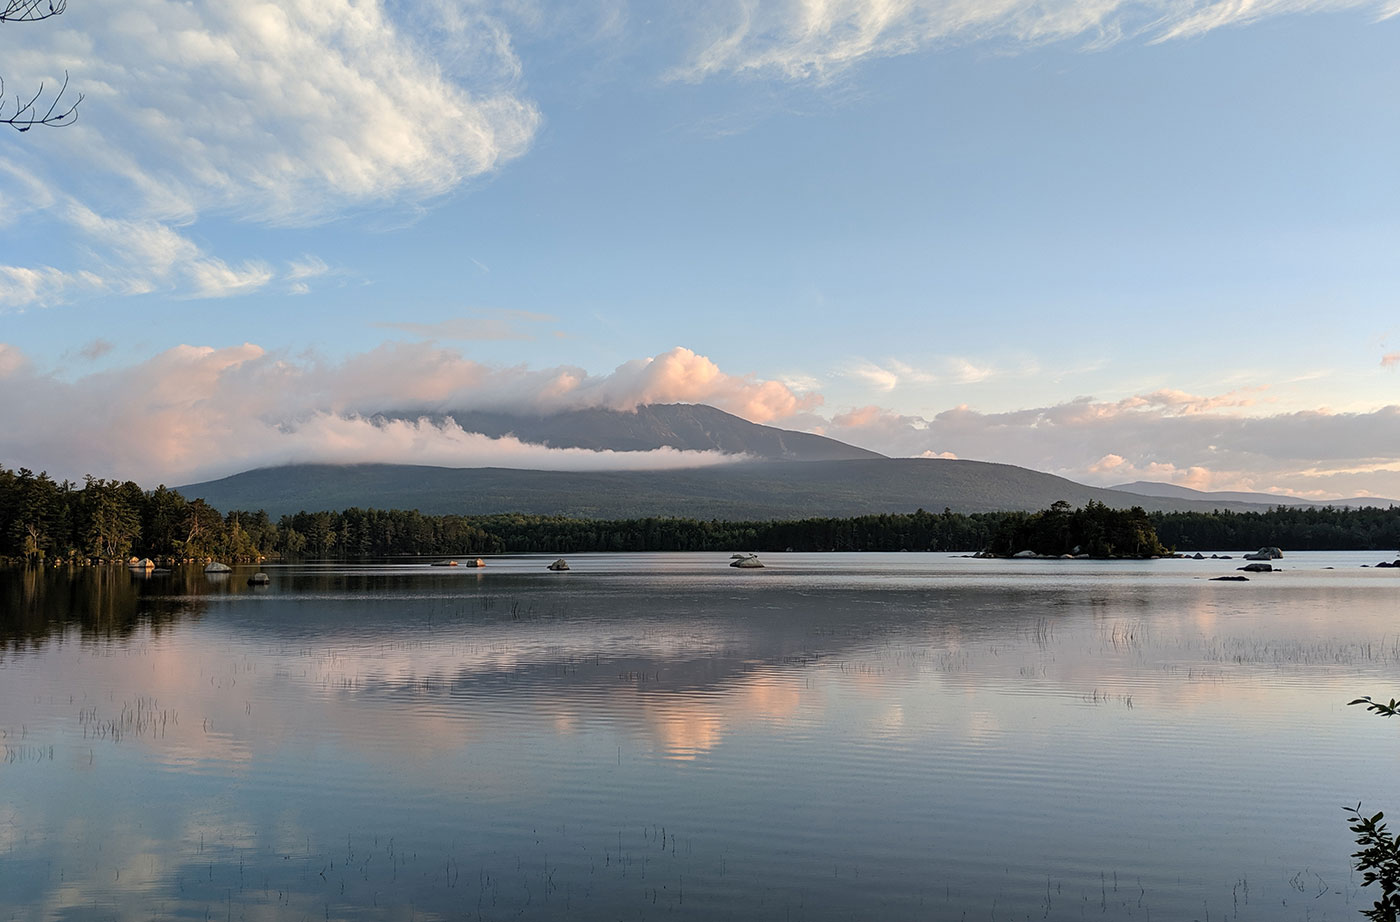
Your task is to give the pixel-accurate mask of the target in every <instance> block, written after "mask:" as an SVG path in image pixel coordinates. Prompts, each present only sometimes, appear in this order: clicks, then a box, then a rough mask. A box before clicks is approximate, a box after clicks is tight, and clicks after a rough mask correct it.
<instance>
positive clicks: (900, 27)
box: [676, 0, 1400, 80]
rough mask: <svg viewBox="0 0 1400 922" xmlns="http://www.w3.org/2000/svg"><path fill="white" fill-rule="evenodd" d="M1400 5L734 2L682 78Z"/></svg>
mask: <svg viewBox="0 0 1400 922" xmlns="http://www.w3.org/2000/svg"><path fill="white" fill-rule="evenodd" d="M1397 9H1400V6H1397V5H1396V4H1394V3H1390V4H1387V3H1384V2H1378V0H1216V2H1202V0H731V2H728V3H726V4H723V6H722V7H721V8H720V9H719V10H718V11H716V12H715V15H714V16H713V17H712V21H713V22H714V23H715V27H714V30H713V32H712V33H711V34H709V35H707V36H705V37H704V38H703V40H702V42H701V47H700V50H699V51H698V52H697V53H696V54H695V56H694V57H693V59H692V60H691V61H690V62H689V63H688V64H687V65H686V66H685V67H683V68H681V69H679V70H677V71H676V76H677V77H680V78H682V79H687V80H700V79H704V78H705V77H707V76H710V75H713V74H716V73H745V72H748V73H759V74H773V75H777V76H779V77H783V78H786V79H789V80H808V79H815V80H822V79H825V78H829V77H831V76H833V75H835V74H838V73H840V72H841V71H843V70H845V69H847V68H849V67H851V66H852V65H854V64H856V63H858V62H860V61H862V60H865V59H867V58H879V57H891V56H895V55H902V54H909V53H912V52H916V51H920V50H923V49H927V48H930V47H938V46H944V45H950V44H967V43H972V42H979V41H997V42H1002V43H1010V44H1012V45H1037V44H1044V43H1048V42H1056V41H1065V40H1078V41H1080V42H1082V43H1083V44H1085V45H1087V46H1090V47H1101V46H1104V45H1108V44H1112V43H1114V42H1117V41H1120V40H1122V39H1124V38H1127V37H1138V36H1143V37H1147V38H1148V39H1151V40H1157V41H1165V40H1169V39H1175V38H1182V37H1187V36H1191V35H1199V34H1201V33H1203V32H1207V31H1210V30H1212V29H1218V28H1221V27H1224V26H1231V25H1240V24H1245V23H1250V22H1254V21H1256V20H1259V19H1264V18H1267V17H1273V16H1282V15H1289V14H1301V13H1317V12H1328V11H1338V10H1368V11H1372V12H1373V13H1374V14H1375V15H1377V16H1380V17H1382V18H1384V17H1385V16H1390V15H1394V14H1395V13H1396V11H1397Z"/></svg>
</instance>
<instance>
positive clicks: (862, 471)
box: [178, 404, 1269, 520]
mask: <svg viewBox="0 0 1400 922" xmlns="http://www.w3.org/2000/svg"><path fill="white" fill-rule="evenodd" d="M381 417H382V418H384V419H419V418H423V417H427V418H428V419H430V420H432V421H434V422H436V423H438V424H441V423H443V422H445V421H446V420H447V419H448V418H449V417H450V418H451V419H453V420H455V421H456V422H457V424H458V425H460V426H462V428H464V429H466V430H467V431H471V432H481V433H483V434H485V435H488V436H491V437H493V438H499V437H500V436H503V435H507V434H510V435H514V436H515V437H516V438H518V439H520V440H521V441H524V442H530V443H535V444H542V445H547V446H550V447H553V448H587V449H592V450H605V449H612V450H614V451H642V450H648V449H656V448H661V447H663V446H669V447H671V448H676V449H680V450H690V451H716V450H718V451H723V452H726V453H731V454H742V455H745V456H747V457H748V458H751V459H754V460H748V461H743V462H736V463H732V464H720V465H714V466H709V467H700V468H688V469H681V470H646V471H537V470H514V469H507V468H445V467H424V466H418V465H403V464H349V465H336V464H293V465H286V466H282V467H272V468H262V469H259V470H253V471H246V472H244V473H241V474H235V475H233V476H231V477H225V478H223V479H221V480H213V481H208V482H205V483H196V484H190V485H186V486H182V487H179V488H178V489H179V490H180V492H181V493H182V494H184V495H185V496H187V497H190V498H192V499H193V498H203V499H204V500H205V501H206V502H208V503H209V504H210V505H212V506H214V507H215V508H217V509H220V510H224V511H228V510H232V509H248V510H253V509H263V510H266V511H267V512H268V514H270V515H272V516H280V515H284V514H289V513H295V512H302V511H306V512H316V511H322V510H333V511H334V510H341V509H349V508H354V507H358V508H362V509H365V508H378V509H417V510H419V511H421V512H423V513H425V514H430V515H446V514H459V515H488V514H493V513H502V512H521V513H528V514H537V515H564V516H572V517H579V518H593V519H623V518H640V517H647V516H656V517H666V516H674V517H685V518H697V519H711V518H717V519H729V520H742V519H751V520H769V519H796V518H805V517H811V516H853V515H864V514H868V513H895V512H898V513H906V512H913V511H914V510H915V509H919V508H923V509H927V510H929V511H931V512H941V511H943V510H944V509H945V508H947V509H951V510H953V511H954V512H987V511H1006V510H1017V509H1019V510H1027V511H1030V510H1035V509H1043V508H1045V507H1048V506H1049V505H1050V504H1051V503H1054V502H1055V501H1057V500H1065V501H1067V502H1070V503H1072V504H1074V505H1076V506H1079V505H1083V504H1084V503H1086V502H1088V501H1089V500H1097V501H1099V502H1102V503H1105V504H1106V505H1109V506H1113V507H1117V508H1126V507H1130V506H1143V507H1144V508H1146V509H1149V510H1166V511H1173V510H1182V511H1188V510H1191V511H1202V512H1209V511H1211V510H1214V509H1226V508H1228V509H1232V510H1236V511H1257V510H1263V509H1266V508H1269V507H1268V505H1267V504H1256V503H1243V502H1237V501H1236V502H1222V501H1217V500H1214V499H1212V498H1209V495H1207V498H1204V499H1183V498H1174V497H1158V496H1146V495H1142V494H1138V493H1129V492H1123V491H1118V490H1109V489H1103V488H1099V487H1089V486H1085V485H1083V484H1079V483H1075V482H1073V481H1071V480H1066V479H1064V478H1063V477H1056V476H1053V475H1051V474H1043V473H1040V472H1038V471H1032V470H1028V469H1026V468H1022V467H1015V466H1013V465H1009V464H994V463H990V462H985V461H955V460H944V459H924V458H887V457H885V456H883V455H880V454H878V453H876V452H873V451H868V450H866V449H863V448H857V447H855V446H853V445H847V444H846V443H844V442H839V441H837V440H835V439H829V438H826V437H824V436H819V435H813V434H811V433H805V432H794V431H791V430H787V429H779V428H776V427H773V426H761V425H758V424H756V423H751V422H749V421H747V420H744V419H741V418H739V417H737V416H734V415H732V414H729V413H725V412H723V411H722V410H717V409H715V408H714V407H709V406H703V405H695V404H652V405H649V406H643V407H639V408H638V409H637V411H636V412H635V413H629V412H622V411H617V410H603V409H587V410H575V411H568V412H562V413H554V414H550V415H544V416H523V415H513V414H505V413H497V412H482V411H461V412H452V411H447V410H441V411H436V412H431V413H418V412H409V411H398V412H393V413H384V414H381Z"/></svg>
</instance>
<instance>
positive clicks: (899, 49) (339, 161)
mask: <svg viewBox="0 0 1400 922" xmlns="http://www.w3.org/2000/svg"><path fill="white" fill-rule="evenodd" d="M660 6H664V7H666V8H660ZM672 6H673V5H650V4H635V3H633V4H629V3H621V2H606V0H599V2H592V3H570V4H551V3H544V2H519V0H504V2H489V0H482V2H454V0H430V2H425V3H414V2H408V0H401V2H394V3H383V2H377V0H376V2H370V0H361V2H351V0H294V2H288V3H282V4H275V5H273V4H269V5H262V4H256V3H254V4H239V5H237V7H236V8H225V6H224V5H221V4H212V3H211V4H203V3H191V4H176V3H172V2H167V0H127V2H123V3H121V4H115V3H110V2H96V0H74V2H73V4H72V5H71V6H70V7H69V9H68V10H67V11H66V12H65V13H64V14H63V15H62V16H60V17H56V18H54V19H51V20H48V21H46V22H43V23H30V24H14V23H10V24H5V25H3V26H0V74H3V76H4V77H5V79H6V85H7V87H8V88H10V91H11V92H13V90H14V88H15V87H21V86H23V87H37V86H38V85H39V83H40V82H45V83H46V84H47V85H48V86H49V87H53V86H54V85H56V81H61V79H62V72H63V71H64V70H65V69H66V70H67V71H68V73H69V74H70V76H71V86H72V89H71V90H70V92H73V91H80V92H83V93H84V94H85V98H84V100H83V102H82V105H81V107H80V110H79V111H80V118H79V120H78V122H77V123H76V124H74V125H72V126H70V127H66V128H62V129H50V130H38V129H36V130H34V131H31V132H29V133H26V134H18V133H9V134H7V135H5V136H4V137H3V140H0V143H3V144H4V145H5V148H4V156H3V158H0V235H3V236H0V239H3V240H4V242H5V248H4V252H3V253H2V254H0V393H3V394H5V396H6V399H5V400H4V401H3V409H0V423H3V424H4V425H3V426H0V464H5V465H7V466H18V465H26V466H30V467H33V468H36V469H38V468H47V469H49V470H51V471H53V472H54V473H56V474H59V475H63V476H78V475H81V474H83V473H86V472H93V473H97V474H101V475H116V476H122V477H132V478H134V479H137V480H139V481H141V482H143V483H148V482H151V485H153V482H154V481H166V482H171V483H178V482H187V481H189V480H193V479H200V478H203V477H208V476H215V475H220V474H226V473H231V472H234V471H236V470H241V469H244V468H246V467H250V466H254V465H257V464H267V463H278V462H281V461H287V460H321V459H331V460H361V459H362V460H395V461H421V462H424V463H445V464H456V465H461V466H469V465H473V464H481V463H510V464H520V465H528V466H555V467H557V466H563V467H569V466H613V465H617V464H627V465H632V466H637V465H646V464H677V463H717V462H721V461H723V460H725V459H719V458H713V457H704V458H689V459H687V458H677V457H674V456H673V455H664V456H663V455H657V456H652V457H650V458H642V457H630V458H626V459H619V458H617V457H616V456H604V457H580V456H579V455H577V454H576V453H575V454H570V455H558V454H551V453H547V452H541V451H539V450H535V449H530V448H528V447H527V446H519V445H508V444H501V443H488V442H487V441H486V440H482V439H479V438H473V437H471V435H470V434H468V433H461V432H460V431H450V430H444V429H441V428H434V427H431V426H428V425H427V424H426V423H425V424H421V425H412V424H407V425H405V426H403V427H400V428H399V429H397V430H393V431H387V430H385V429H384V427H375V426H374V425H373V424H371V423H370V422H368V421H367V420H366V419H365V417H366V416H368V415H370V414H373V413H375V412H377V411H379V410H383V409H388V408H403V407H408V406H421V407H423V408H424V409H440V408H444V407H448V408H450V407H453V406H458V407H469V406H491V407H510V408H518V409H529V410H537V411H548V410H551V409H558V408H566V407H570V406H583V405H590V404H595V405H607V406H615V407H619V408H624V409H625V408H627V407H629V406H634V405H636V403H638V402H645V401H649V400H684V401H695V402H707V403H713V404H715V405H718V406H721V407H722V408H724V409H728V410H730V411H732V412H738V413H740V415H744V416H746V417H748V418H751V419H754V420H756V421H758V422H765V423H771V424H774V425H781V426H787V427H792V428H802V429H809V430H812V431H820V432H825V433H827V434H830V435H833V436H836V437H838V438H843V439H845V440H848V441H852V442H855V443H858V444H862V445H866V446H868V447H872V448H876V449H878V450H881V451H885V452H887V453H890V454H896V455H930V456H938V455H941V456H956V457H965V458H977V459H983V460H993V461H1005V462H1009V463H1014V464H1022V465H1025V466H1029V467H1035V468H1037V469H1041V470H1048V471H1051V472H1053V473H1058V474H1062V475H1065V476H1069V477H1071V478H1073V479H1077V480H1081V481H1084V482H1090V483H1116V482H1121V481H1126V480H1134V479H1156V480H1170V481H1173V482H1178V483H1182V484H1185V485H1189V486H1195V487H1198V488H1202V489H1240V488H1244V489H1257V490H1275V491H1288V492H1296V493H1301V494H1305V495H1313V496H1331V497H1335V496H1351V495H1356V494H1361V493H1371V494H1375V495H1383V496H1400V407H1397V404H1400V399H1397V396H1396V388H1397V377H1396V375H1397V373H1400V320H1396V319H1395V317H1396V310H1395V308H1396V306H1397V305H1396V300H1397V293H1398V292H1400V285H1397V280H1400V266H1397V254H1400V246H1398V245H1397V244H1400V226H1397V223H1398V222H1400V218H1398V217H1397V216H1398V215H1400V208H1397V205H1400V178H1397V170H1396V169H1395V166H1394V165H1395V164H1396V163H1400V117H1397V116H1400V102H1398V101H1397V95H1396V93H1395V88H1396V87H1397V86H1400V54H1397V53H1396V52H1397V51H1398V50H1400V17H1396V16H1393V14H1394V13H1396V12H1397V11H1400V7H1398V6H1396V5H1395V4H1394V3H1393V2H1392V3H1375V2H1350V0H1271V2H1254V3H1240V2H1233V3H1214V4H1213V3H1206V2H1155V3H1153V2H1148V3H1128V2H1117V0H1094V2H1086V0H1060V2H1054V3H1035V4H1033V3H1027V2H1021V0H1001V2H998V3H984V2H948V0H943V2H932V0H790V2H742V0H733V2H721V0H711V2H700V3H695V4H688V5H685V6H684V7H683V8H680V7H675V8H674V9H673V8H671V7H672Z"/></svg>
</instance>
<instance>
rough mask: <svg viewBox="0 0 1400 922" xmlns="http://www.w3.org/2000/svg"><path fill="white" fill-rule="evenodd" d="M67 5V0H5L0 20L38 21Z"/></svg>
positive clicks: (54, 13) (0, 12)
mask: <svg viewBox="0 0 1400 922" xmlns="http://www.w3.org/2000/svg"><path fill="white" fill-rule="evenodd" d="M67 7H68V0H5V8H4V9H3V10H0V22H38V21H39V20H41V19H48V18H49V17H50V16H57V15H58V14H59V13H62V12H63V11H64V10H65V9H66V8H67Z"/></svg>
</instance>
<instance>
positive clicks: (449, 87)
mask: <svg viewBox="0 0 1400 922" xmlns="http://www.w3.org/2000/svg"><path fill="white" fill-rule="evenodd" d="M411 12H412V11H407V10H406V11H403V13H404V14H405V16H408V15H409V14H410V13H411ZM415 25H416V20H414V19H411V18H408V19H405V20H399V19H395V18H393V17H392V16H391V15H389V13H388V12H386V8H385V5H384V3H382V2H380V0H286V2H281V3H271V2H251V3H220V2H213V0H206V2H183V0H127V2H124V3H122V4H118V5H112V4H92V5H87V4H84V5H81V6H80V5H76V4H75V5H73V6H72V7H70V8H69V9H68V11H67V12H66V13H65V14H64V15H63V16H60V17H55V18H53V19H51V20H49V21H47V22H45V23H44V24H43V26H42V27H37V28H30V29H28V30H26V31H25V33H24V40H23V42H18V41H17V39H16V37H15V36H14V35H13V33H14V31H15V30H4V33H3V34H0V54H3V59H4V61H5V70H6V73H5V77H6V79H7V80H10V81H13V83H14V85H20V86H37V85H38V84H39V83H41V82H46V81H47V82H49V83H52V82H54V79H55V76H57V77H58V78H61V76H62V72H63V70H65V69H66V70H68V71H70V72H71V73H72V74H73V83H74V86H75V87H80V88H81V90H82V91H83V92H84V93H85V94H86V97H87V98H86V99H85V101H84V102H83V104H82V107H81V109H80V110H79V111H80V116H81V117H80V118H79V120H78V122H77V123H76V124H74V125H72V126H71V127H68V128H65V129H63V131H61V132H57V131H55V132H49V133H47V136H46V137H38V138H36V139H35V140H34V141H33V143H31V144H28V145H26V146H25V147H23V148H15V149H13V150H11V151H7V158H8V159H10V161H11V162H10V163H9V164H8V165H7V166H6V167H4V168H3V169H0V204H5V205H9V204H10V203H15V204H16V208H8V207H7V208H5V209H3V210H4V211H5V212H6V213H7V214H13V213H15V211H16V210H17V209H19V208H29V209H34V208H42V207H46V205H45V203H48V205H47V207H52V203H53V202H62V201H65V200H66V201H68V202H69V203H70V204H69V206H68V207H66V208H64V209H62V213H61V214H58V215H56V217H58V218H59V219H60V220H62V221H65V222H66V223H68V224H69V225H70V226H71V227H72V228H74V229H76V230H77V231H79V232H81V233H82V234H83V235H85V236H86V237H87V239H88V240H89V241H90V242H91V243H92V244H93V245H94V247H95V253H94V259H95V262H96V263H99V264H100V265H91V266H83V267H81V268H80V269H74V268H68V267H65V266H59V267H56V268H55V267H38V268H34V269H28V270H26V269H25V268H24V267H14V266H12V267H9V271H8V272H7V275H8V276H9V278H8V279H7V280H6V283H5V284H4V288H3V289H0V299H3V300H2V301H0V303H4V304H9V305H16V304H27V303H38V304H49V303H53V302H54V301H56V300H58V299H60V298H62V297H64V296H65V295H67V294H71V293H73V292H74V291H75V290H77V287H78V286H76V285H75V284H74V283H73V282H72V281H71V280H72V279H74V278H76V277H78V275H79V273H80V272H83V271H86V272H88V273H89V274H90V275H92V276H94V277H101V278H103V279H109V280H110V282H109V284H108V285H107V286H106V287H109V288H110V289H112V290H115V291H126V292H142V291H149V290H153V289H155V288H159V287H164V286H169V285H174V286H175V287H176V289H177V290H178V291H180V292H181V293H184V294H189V295H193V296H197V297H205V296H213V297H222V296H225V295H227V294H231V293H236V292H240V291H247V290H249V289H251V288H256V287H260V286H261V285H264V284H266V283H267V281H268V280H270V278H271V275H270V274H269V273H270V272H271V270H270V269H268V268H267V266H266V265H265V263H266V262H267V261H266V260H258V259H251V260H247V261H245V262H242V263H241V264H240V265H238V266H233V265H230V264H229V263H228V262H225V261H224V260H223V259H221V258H218V257H216V256H212V255H207V254H202V253H200V252H199V247H197V246H196V245H195V244H194V243H192V242H191V241H190V240H189V239H187V237H186V236H185V235H184V234H182V233H181V232H180V231H178V230H177V229H176V228H177V226H179V225H187V224H189V223H192V222H194V221H196V220H197V219H199V218H200V217H201V216H202V215H208V214H218V215H223V216H228V217H232V218H235V219H239V220H244V221H251V222H256V223H261V224H272V225H278V224H308V223H315V222H319V221H323V220H326V219H329V218H333V217H336V216H338V215H341V214H344V213H345V212H346V211H347V210H354V209H357V208H363V207H380V206H388V207H402V206H404V205H406V204H411V203H417V202H422V201H424V200H427V199H431V198H433V197H434V196H438V195H441V194H443V193H445V192H448V191H450V190H452V189H454V188H456V187H457V186H458V185H460V184H461V183H462V182H463V181H465V180H467V179H469V178H471V177H473V176H479V175H481V174H483V173H487V172H489V171H491V170H493V169H495V168H496V167H498V166H499V165H500V164H502V163H504V162H506V161H508V160H510V159H511V158H513V157H516V156H519V155H520V154H521V153H522V152H524V150H525V149H526V148H527V147H528V145H529V143H530V141H531V139H532V138H533V136H534V133H535V130H536V128H537V126H538V123H539V114H538V112H537V111H536V109H535V107H534V106H533V105H532V104H531V103H530V102H528V101H527V100H525V99H523V98H521V97H520V96H519V95H518V94H517V93H516V92H515V90H514V89H513V81H514V80H515V79H516V77H517V76H518V74H519V63H518V61H517V60H516V59H515V56H514V53H513V51H512V49H511V46H510V41H509V37H508V35H506V33H505V32H504V30H503V28H502V27H501V26H500V25H499V24H498V23H496V22H494V21H493V20H491V19H489V18H488V17H484V16H480V15H475V16H470V17H465V16H463V17H458V20H457V21H454V23H453V24H452V26H451V30H450V35H451V38H452V48H453V53H454V55H455V56H456V57H457V63H458V64H459V65H461V66H459V67H457V68H455V71H456V72H459V73H464V74H469V78H470V80H471V83H470V84H467V83H463V82H459V81H458V80H456V79H453V78H452V77H451V76H449V74H448V72H447V71H446V69H445V68H444V67H443V65H442V64H441V62H439V61H438V60H436V59H435V58H434V57H433V55H432V54H431V53H429V51H428V50H426V49H427V45H428V43H427V42H425V41H424V40H421V39H420V36H419V35H418V33H417V32H416V30H415ZM468 63H469V64H470V67H468V66H466V65H467V64H468ZM464 79H465V78H464ZM35 134H37V133H35ZM35 134H31V135H29V136H28V137H29V138H35ZM25 271H29V272H31V273H37V274H38V275H39V276H41V278H38V279H34V278H22V277H19V276H20V274H21V273H23V272H25ZM324 271H325V264H324V263H322V262H320V261H319V260H318V259H316V258H315V257H310V258H308V259H303V260H301V261H299V262H297V263H295V264H294V265H292V266H291V267H290V268H289V270H288V272H287V275H286V278H287V279H288V281H290V282H292V283H293V284H294V285H297V284H299V285H303V286H304V285H305V284H306V280H307V279H309V278H311V277H313V276H315V275H319V274H322V273H323V272H324ZM43 276H46V278H44V277H43Z"/></svg>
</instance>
